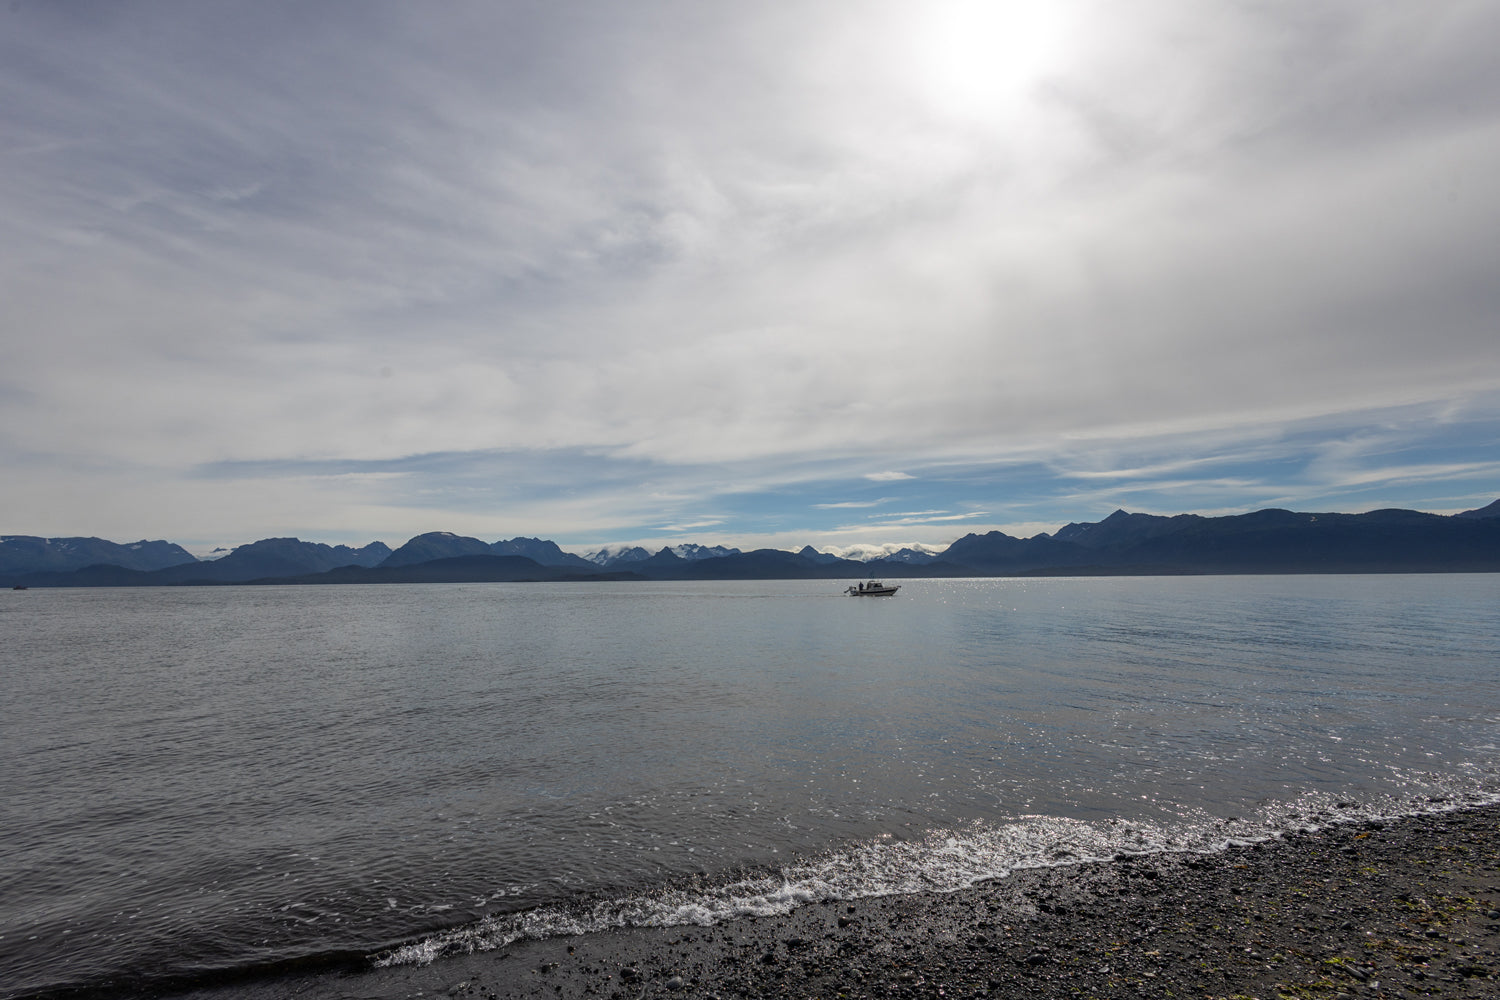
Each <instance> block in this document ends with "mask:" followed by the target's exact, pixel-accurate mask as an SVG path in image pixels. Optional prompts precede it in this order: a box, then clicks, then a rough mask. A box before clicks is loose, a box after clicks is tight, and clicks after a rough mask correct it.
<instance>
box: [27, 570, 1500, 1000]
mask: <svg viewBox="0 0 1500 1000" xmlns="http://www.w3.org/2000/svg"><path fill="white" fill-rule="evenodd" d="M846 582H847V581H844V582H840V581H816V582H803V581H796V582H789V581H757V582H748V583H745V582H728V583H601V584H485V585H473V586H464V585H433V586H367V587H287V588H272V587H267V588H259V587H222V588H221V587H212V588H190V589H121V590H114V589H109V590H31V591H26V592H9V591H7V592H4V594H3V595H0V678H3V684H4V687H3V691H4V695H3V697H0V997H5V998H13V997H24V996H28V995H30V994H33V993H38V992H41V991H45V990H51V989H58V988H61V987H70V986H102V985H107V984H112V985H113V986H114V987H115V988H118V989H120V990H121V991H122V992H125V993H129V992H130V991H132V990H136V989H141V988H145V987H147V986H149V985H150V984H152V983H156V982H160V981H161V980H170V979H175V978H176V977H182V976H192V975H199V974H203V973H206V972H213V971H215V970H246V969H255V968H259V967H263V966H264V967H269V966H271V965H273V964H274V963H277V962H281V961H285V960H288V959H296V958H307V957H313V958H317V957H320V956H334V955H339V954H344V953H348V952H351V951H353V952H358V953H363V954H368V955H370V956H371V957H372V959H373V960H376V961H381V962H388V963H390V962H423V961H432V960H438V961H441V960H442V956H443V955H444V954H448V953H452V952H456V951H464V950H469V949H473V948H486V947H496V946H499V945H502V944H504V943H506V942H508V941H510V940H513V939H515V938H516V937H519V936H522V935H527V934H531V935H542V934H560V933H581V932H587V931H590V930H595V929H600V928H604V927H608V926H613V925H619V924H626V923H672V922H699V923H704V922H711V921H715V920H722V919H732V918H733V917H735V916H739V915H743V914H748V913H771V912H778V911H784V910H786V909H788V908H790V907H793V906H795V905H797V904H798V903H799V902H802V901H805V900H808V899H821V898H827V897H830V896H832V897H855V896H860V895H869V894H875V893H891V892H909V891H918V890H923V889H939V890H942V889H952V888H957V887H961V886H964V885H968V884H972V883H973V882H975V881H977V880H980V879H984V878H989V877H994V876H996V875H1002V874H1004V873H1005V872H1007V871H1009V870H1011V869H1013V868H1015V867H1016V866H1019V865H1036V864H1056V863H1067V862H1069V861H1071V860H1076V859H1079V858H1086V857H1109V856H1111V855H1112V854H1114V853H1116V852H1119V851H1138V850H1160V849H1168V850H1212V849H1215V848H1217V847H1219V846H1222V845H1223V844H1224V843H1226V842H1227V841H1230V840H1235V839H1251V838H1255V837H1262V836H1267V835H1272V834H1274V833H1276V832H1277V831H1281V830H1286V829H1291V828H1298V827H1303V826H1308V825H1318V824H1323V823H1327V822H1330V821H1332V820H1334V819H1337V818H1341V817H1358V816H1365V815H1371V814H1380V815H1394V814H1403V813H1410V812H1415V811H1421V810H1427V809H1433V808H1448V807H1452V806H1454V805H1458V804H1462V803H1466V802H1478V801H1493V800H1495V799H1496V798H1497V797H1500V574H1492V575H1455V576H1368V577H1327V576H1316V577H1197V578H1130V579H1114V578H1111V579H1048V580H1004V579H999V580H911V581H907V582H905V583H904V584H903V585H902V588H901V591H900V593H899V594H898V595H897V596H896V597H894V598H871V599H858V600H851V599H850V598H848V597H845V596H842V595H841V593H840V591H841V589H842V587H843V586H844V585H845V583H846Z"/></svg>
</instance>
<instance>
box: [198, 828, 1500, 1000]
mask: <svg viewBox="0 0 1500 1000" xmlns="http://www.w3.org/2000/svg"><path fill="white" fill-rule="evenodd" d="M1497 950H1500V807H1492V806H1491V807H1483V808H1475V809H1468V810H1463V811H1456V812H1446V813H1436V814H1430V815H1425V816H1419V817H1413V818H1407V819H1400V820H1391V821H1364V822H1352V823H1347V824H1342V825H1337V826H1332V827H1327V828H1325V829H1323V830H1321V831H1319V832H1316V833H1302V834H1295V835H1288V836H1285V837H1282V838H1279V839H1276V840H1272V841H1267V842H1263V843H1259V844H1252V845H1248V846H1243V847H1234V848H1230V849H1229V850H1226V851H1224V852H1221V853H1218V854H1213V855H1141V856H1135V857H1125V856H1118V857H1117V858H1116V859H1115V860H1113V861H1107V862H1091V863H1085V864H1078V865H1070V866H1064V867H1059V868H1050V869H1034V870H1028V871H1021V872H1017V873H1015V874H1013V875H1011V876H1010V877H1007V878H1003V879H998V880H996V881H993V882H989V883H986V884H984V885H981V886H977V887H975V888H972V889H968V890H965V891H962V892H956V893H949V894H942V895H936V894H933V895H911V896H892V897H884V898H875V899H864V900H857V901H854V902H825V903H821V904H816V905H810V906H805V907H803V908H801V909H799V910H797V911H795V912H793V913H792V914H790V915H788V916H785V917H775V918H761V919H746V920H741V921H736V922H732V923H726V924H722V925H719V926H715V927H685V928H684V927H676V928H636V929H628V930H621V931H616V932H611V933H604V934H594V935H587V936H582V937H573V938H557V939H552V940H545V941H529V942H518V943H516V944H514V945H512V946H511V947H510V948H508V949H505V950H502V951H495V952H489V953H482V954H476V955H469V956H462V957H458V958H450V959H446V960H443V961H440V962H437V963H434V964H433V965H430V966H426V967H401V968H394V969H382V970H374V971H369V972H351V973H346V974H335V973H325V974H320V975H316V976H308V977H301V978H296V977H294V978H287V979H282V980H277V981H274V982H267V981H261V982H257V983H254V984H249V983H244V984H239V985H237V986H226V987H220V988H218V989H213V990H200V991H195V992H194V993H192V994H190V995H191V996H192V997H194V998H195V1000H196V998H203V1000H207V998H214V1000H226V998H229V997H233V998H236V1000H260V998H263V997H272V996H277V997H282V996H297V997H317V998H321V997H330V998H331V997H339V998H353V997H362V998H382V1000H383V998H396V997H418V996H421V997H432V996H452V997H474V998H501V997H601V998H608V1000H642V998H645V997H662V996H684V997H718V998H721V1000H727V998H733V997H821V998H838V997H845V998H861V997H864V998H893V997H894V998H905V997H944V998H961V997H1030V996H1041V997H1074V996H1077V997H1099V998H1105V997H1121V998H1124V997H1199V998H1203V997H1258V998H1263V1000H1264V998H1276V997H1294V998H1301V997H1339V996H1360V997H1410V996H1443V997H1496V996H1500V980H1497V978H1496V977H1497V975H1500V958H1497Z"/></svg>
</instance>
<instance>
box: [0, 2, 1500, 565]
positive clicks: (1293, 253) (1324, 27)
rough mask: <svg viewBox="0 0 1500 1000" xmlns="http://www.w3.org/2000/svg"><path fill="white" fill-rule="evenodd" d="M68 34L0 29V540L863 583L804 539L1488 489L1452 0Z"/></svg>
mask: <svg viewBox="0 0 1500 1000" xmlns="http://www.w3.org/2000/svg"><path fill="white" fill-rule="evenodd" d="M81 10H82V8H77V7H76V6H74V5H57V4H46V3H29V2H22V3H19V4H13V5H10V6H9V7H7V8H6V10H5V11H4V13H0V109H3V110H0V136H4V139H3V140H0V166H3V169H0V218H3V219H4V220H5V222H4V224H3V226H0V260H3V261H4V262H5V263H4V264H3V265H0V301H4V302H5V309H4V311H3V315H0V349H3V351H4V356H5V364H4V365H3V366H0V464H3V467H4V468H6V469H7V470H10V471H12V473H13V474H11V475H8V476H6V477H3V479H0V509H3V510H4V511H5V512H6V521H7V523H6V524H5V525H3V526H0V527H3V528H4V530H5V531H7V532H12V531H13V532H28V533H35V534H49V535H57V534H97V535H104V536H114V537H130V538H135V537H140V536H142V535H150V536H153V537H162V536H165V537H173V538H180V539H182V540H184V541H191V540H195V539H197V540H204V541H211V542H213V543H215V544H218V543H222V542H242V541H246V540H249V539H250V538H254V537H263V536H265V535H270V534H298V535H302V536H304V537H309V538H317V539H320V540H330V541H368V540H369V539H370V538H371V537H380V538H383V539H386V540H389V541H395V542H399V541H401V540H403V539H404V538H405V537H407V536H409V535H411V534H415V533H417V532H418V531H424V530H433V529H446V530H458V531H465V532H470V533H483V534H494V535H499V534H501V533H508V534H518V533H524V534H527V535H536V534H540V535H544V536H553V537H556V538H557V539H558V540H559V541H562V542H564V543H570V544H572V545H574V546H588V545H593V546H595V547H597V546H598V545H602V544H605V543H608V542H613V541H619V540H623V539H630V538H644V537H652V535H653V533H655V532H658V531H660V530H663V529H660V528H659V527H658V526H660V525H663V524H669V525H673V526H674V527H673V529H672V530H678V529H681V530H692V531H702V532H704V533H705V536H704V537H703V539H702V540H703V541H705V542H715V541H724V542H729V543H738V542H742V541H743V542H746V543H747V544H754V543H755V542H756V541H757V540H760V541H766V540H770V539H785V538H797V537H800V538H802V539H803V540H805V541H809V542H817V541H818V539H819V538H824V537H826V538H828V539H830V540H833V539H837V540H838V541H839V543H840V544H874V545H881V544H885V543H886V541H888V540H887V539H884V538H879V537H873V536H872V537H870V538H864V539H852V540H851V539H850V538H848V537H847V535H845V534H844V530H845V527H846V526H844V525H842V524H840V523H838V522H839V512H840V511H847V510H854V509H860V507H859V506H858V505H866V506H878V505H881V504H885V503H886V502H887V500H888V501H889V504H890V505H891V506H893V507H901V508H903V509H908V510H925V509H932V510H939V509H941V510H950V511H962V510H967V509H974V510H981V509H982V510H987V511H990V512H992V513H991V514H990V515H987V516H990V517H993V518H994V519H995V521H996V522H998V523H1005V524H1025V525H1034V524H1052V525H1054V526H1056V525H1060V524H1062V523H1065V522H1067V521H1070V520H1091V519H1096V518H1097V517H1099V516H1102V515H1104V514H1107V513H1108V511H1109V510H1110V509H1113V507H1112V506H1111V505H1112V504H1113V505H1120V504H1123V503H1127V502H1129V503H1139V504H1142V505H1145V506H1148V507H1149V508H1150V509H1153V510H1156V511H1164V512H1175V511H1179V510H1208V509H1214V510H1237V509H1252V508H1253V507H1254V506H1256V505H1259V504H1262V503H1264V502H1266V501H1267V500H1269V499H1275V500H1277V501H1278V502H1280V503H1284V504H1286V505H1292V506H1295V505H1297V504H1298V503H1300V502H1302V501H1303V500H1305V501H1307V502H1317V503H1319V504H1320V505H1323V506H1324V507H1325V508H1326V507H1328V506H1342V507H1345V508H1348V509H1368V507H1369V506H1370V505H1391V504H1396V505H1405V506H1415V507H1423V506H1434V505H1441V506H1444V507H1450V506H1453V505H1454V504H1456V503H1458V502H1459V500H1458V498H1459V497H1460V496H1467V495H1470V494H1473V493H1475V492H1478V493H1480V494H1481V495H1482V494H1483V493H1484V492H1485V490H1484V487H1483V480H1484V478H1485V477H1486V476H1489V475H1491V474H1492V471H1493V470H1492V465H1491V459H1490V457H1489V456H1490V454H1491V449H1492V447H1493V445H1492V442H1493V441H1494V440H1495V439H1496V436H1497V433H1500V343H1497V339H1496V338H1495V336H1494V316H1495V315H1497V314H1500V281H1496V280H1495V275H1494V265H1493V261H1492V258H1493V252H1492V244H1493V239H1494V232H1495V229H1496V220H1497V219H1500V182H1497V181H1496V179H1495V178H1497V177H1500V106H1497V105H1496V103H1495V102H1494V101H1492V100H1490V99H1489V95H1490V94H1493V93H1495V92H1497V91H1500V59H1496V58H1495V56H1496V51H1495V43H1494V42H1493V41H1492V40H1493V39H1494V38H1497V37H1500V9H1497V8H1496V7H1495V6H1494V5H1493V4H1488V3H1483V2H1477V0H1475V2H1464V0H1453V2H1445V0H1437V2H1434V3H1430V4H1423V5H1422V6H1421V8H1420V9H1417V8H1415V7H1413V8H1406V7H1402V6H1399V5H1378V4H1346V3H1342V2H1338V0H1313V2H1312V3H1310V4H1301V5H1298V6H1297V7H1296V8H1295V9H1291V8H1283V7H1277V6H1274V5H1273V6H1265V5H1260V6H1253V5H1252V6H1244V5H1241V6H1204V5H1191V4H1181V3H1176V2H1170V0H1160V2H1157V0H1146V2H1143V3H1140V4H1131V5H1130V6H1129V7H1128V8H1127V7H1124V6H1121V5H1118V4H1110V3H1105V2H1090V0H1079V2H1072V0H1061V2H1058V3H1049V4H1031V5H1021V4H1010V5H993V4H979V3H972V2H967V0H935V2H934V3H931V4H923V5H912V4H906V3H895V2H887V0H875V2H873V3H870V4H862V5H859V6H858V8H855V7H851V6H850V5H848V4H845V3H838V2H833V0H826V2H825V0H798V2H794V3H791V4H785V5H703V4H691V3H685V2H679V0H648V2H647V3H645V4H643V5H601V4H575V3H570V2H563V3H559V4H547V5H534V4H521V3H508V2H500V3H486V4H478V3H468V2H460V3H456V4H447V5H443V6H441V7H439V8H436V9H429V8H427V7H423V8H420V9H418V8H415V7H413V6H411V5H406V4H397V3H390V2H381V0H376V2H371V3H367V4H362V5H360V7H359V9H358V12H357V13H355V12H352V11H350V10H348V9H346V8H342V7H338V6H308V5H305V4H291V3H282V2H270V3H264V4H256V5H254V6H253V7H247V8H244V9H239V10H232V11H231V10H226V9H224V8H222V7H218V6H216V5H202V4H195V3H189V2H186V0H182V2H173V0H168V2H165V3H160V4H151V5H124V6H121V5H102V6H100V5H94V6H90V7H88V8H87V14H86V15H85V14H82V13H80V11H81ZM877 491H878V492H877ZM1493 492H1495V493H1497V494H1500V482H1497V483H1496V486H1495V489H1494V490H1493ZM954 516H955V517H958V516H959V515H954ZM962 516H963V517H964V518H967V517H968V515H962ZM893 520H894V519H885V521H884V522H882V521H881V520H880V519H871V523H870V524H866V525H865V526H863V528H858V530H865V531H870V532H875V531H879V530H884V528H886V527H889V523H887V522H890V521H893ZM964 523H966V522H964V521H961V520H960V521H955V522H953V523H951V524H944V523H942V522H940V521H937V520H930V521H928V522H927V523H926V524H925V525H912V526H911V527H912V529H913V532H917V530H918V529H919V528H920V530H921V532H927V533H926V534H922V535H921V537H917V535H916V534H913V535H911V536H909V537H908V539H907V540H911V541H926V542H931V543H934V544H937V543H941V542H946V541H951V539H952V537H953V532H954V531H957V530H959V528H960V527H961V526H962V525H963V524H964ZM987 523H988V522H987ZM876 524H880V527H877V526H876ZM854 527H856V528H857V526H854ZM799 533H800V534H799Z"/></svg>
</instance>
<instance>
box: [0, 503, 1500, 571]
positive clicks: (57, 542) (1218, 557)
mask: <svg viewBox="0 0 1500 1000" xmlns="http://www.w3.org/2000/svg"><path fill="white" fill-rule="evenodd" d="M1497 571H1500V500H1496V501H1495V502H1494V503H1491V504H1489V505H1488V506H1486V507H1482V508H1479V509H1476V510H1468V511H1464V512H1462V513H1460V514H1451V515H1443V514H1426V513H1423V512H1421V511H1414V510H1375V511H1369V512H1367V513H1364V514H1338V513H1299V512H1295V511H1289V510H1276V509H1271V510H1260V511H1255V512H1254V513H1250V514H1235V515H1227V516H1221V517H1204V516H1201V515H1198V514H1178V515H1176V516H1174V517H1164V516H1160V515H1154V514H1131V513H1127V512H1125V511H1123V510H1117V511H1115V512H1114V513H1113V514H1111V515H1109V516H1108V517H1106V518H1105V519H1104V520H1102V521H1096V522H1091V523H1090V522H1085V523H1074V524H1069V525H1067V526H1066V527H1063V528H1061V529H1059V530H1058V531H1057V532H1056V533H1055V534H1046V533H1042V534H1039V535H1034V536H1032V537H1030V538H1014V537H1012V536H1010V535H1006V534H1004V533H1003V532H999V531H991V532H989V533H987V534H983V535H974V534H970V535H965V536H964V537H962V538H960V539H958V540H957V541H955V542H954V543H953V544H951V545H949V546H948V547H947V548H946V549H944V550H943V551H941V552H920V551H917V550H914V549H902V550H900V551H899V552H896V553H893V554H889V555H886V556H883V557H881V558H878V559H871V560H868V561H859V560H852V559H844V558H840V557H839V556H835V555H832V554H829V553H824V552H819V551H817V550H816V549H814V548H813V547H812V546H804V547H803V548H802V549H801V550H800V551H797V552H792V551H787V550H783V549H756V550H754V551H750V552H742V551H740V550H739V549H733V548H724V547H722V546H702V545H679V546H670V547H665V548H662V549H661V550H659V551H657V552H654V553H653V552H649V551H647V550H646V549H643V548H632V549H624V550H620V551H611V550H600V551H598V552H595V553H592V554H591V555H590V556H588V557H585V556H580V555H575V554H573V553H571V552H565V551H563V550H562V549H561V548H560V547H558V545H557V544H556V543H555V542H551V541H548V540H545V539H541V538H525V537H517V538H511V539H507V540H503V541H498V542H484V541H481V540H479V539H477V538H468V537H465V536H462V535H455V534H452V533H450V532H446V531H434V532H429V533H427V534H423V535H418V536H416V537H415V538H413V539H411V540H410V541H408V542H407V543H406V544H404V545H402V546H401V547H400V548H398V549H395V550H394V551H393V550H392V549H391V548H390V546H388V545H386V544H384V543H383V542H371V543H370V544H369V545H366V546H363V547H362V548H352V547H350V546H347V545H325V544H322V543H320V542H305V541H302V540H300V539H296V538H266V539H262V540H261V541H258V542H251V543H250V544H248V545H241V546H238V547H237V548H235V549H234V550H233V551H231V552H230V553H229V554H228V555H226V556H224V557H222V558H219V559H213V560H199V559H196V558H195V557H194V556H193V555H192V554H191V553H189V552H188V551H187V550H186V549H184V548H183V547H182V546H180V545H176V544H174V543H172V542H167V541H145V540H142V541H139V542H133V543H128V544H119V543H116V542H109V541H105V540H103V539H100V538H40V537H36V536H32V535H0V585H3V586H6V587H140V586H148V587H149V586H158V587H159V586H195V585H213V584H273V583H274V584H322V583H342V584H348V583H479V582H501V581H567V580H574V581H577V580H775V579H845V578H855V577H868V576H880V577H897V578H905V577H935V576H942V577H961V576H1105V575H1109V576H1125V575H1141V576H1160V575H1186V574H1205V575H1206V574H1246V573H1492V572H1497Z"/></svg>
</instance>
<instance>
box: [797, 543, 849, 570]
mask: <svg viewBox="0 0 1500 1000" xmlns="http://www.w3.org/2000/svg"><path fill="white" fill-rule="evenodd" d="M797 554H798V555H799V556H801V557H802V558H803V559H806V560H807V561H808V562H813V563H817V564H818V565H819V566H828V565H831V564H833V563H836V562H840V561H841V560H840V559H839V557H838V556H836V555H834V554H833V553H831V552H819V551H818V550H817V549H815V548H813V547H812V546H811V545H804V546H802V548H801V549H800V550H798V552H797Z"/></svg>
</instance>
